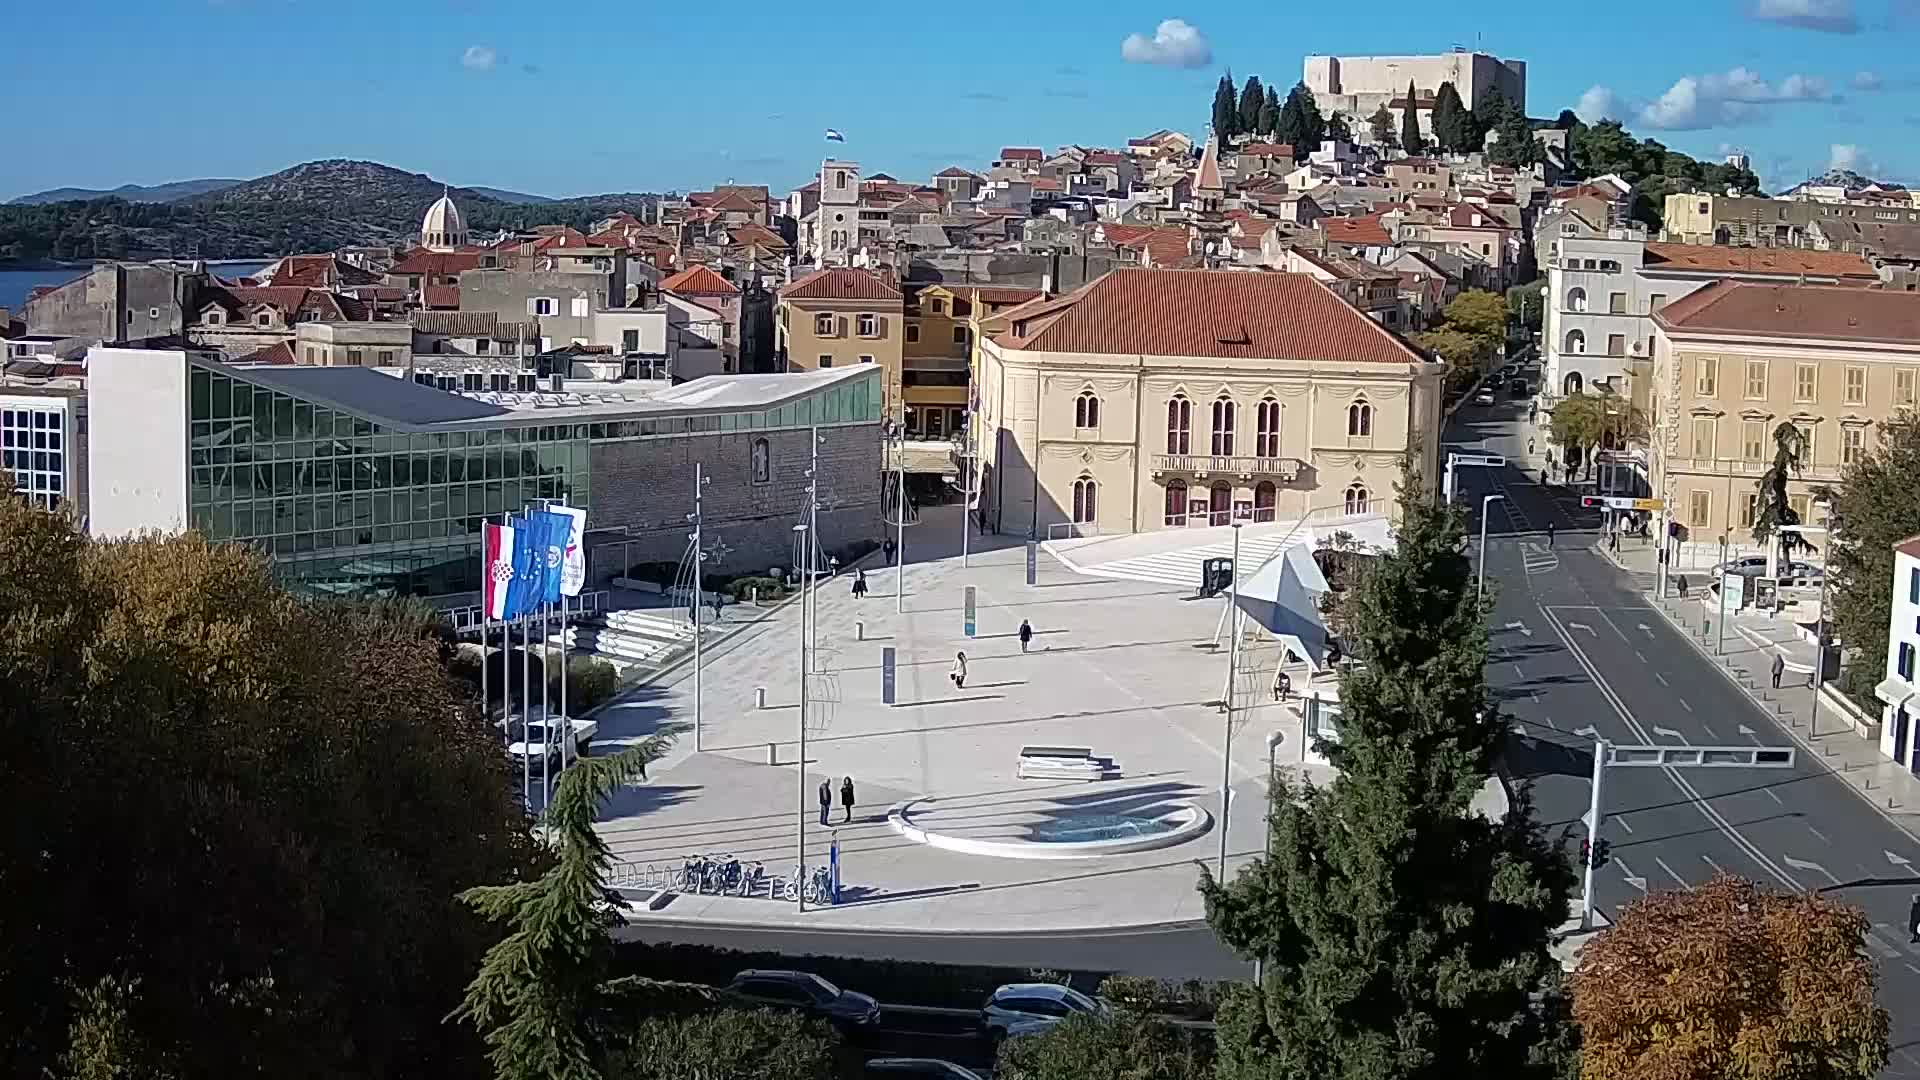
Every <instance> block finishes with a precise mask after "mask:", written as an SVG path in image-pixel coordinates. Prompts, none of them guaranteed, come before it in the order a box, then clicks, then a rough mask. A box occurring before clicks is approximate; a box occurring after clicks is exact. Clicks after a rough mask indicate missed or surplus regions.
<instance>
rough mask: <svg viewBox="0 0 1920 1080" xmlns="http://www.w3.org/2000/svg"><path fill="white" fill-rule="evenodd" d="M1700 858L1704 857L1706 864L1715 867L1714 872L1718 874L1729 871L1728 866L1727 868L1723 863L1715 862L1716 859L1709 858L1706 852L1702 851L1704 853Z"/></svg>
mask: <svg viewBox="0 0 1920 1080" xmlns="http://www.w3.org/2000/svg"><path fill="white" fill-rule="evenodd" d="M1700 858H1701V859H1702V860H1703V861H1705V862H1706V864H1707V865H1708V866H1711V867H1713V872H1714V873H1716V874H1724V873H1726V872H1727V871H1726V868H1725V867H1723V866H1721V865H1720V864H1719V863H1717V862H1714V861H1713V860H1712V859H1711V858H1708V857H1707V855H1706V853H1705V852H1702V853H1701V854H1700Z"/></svg>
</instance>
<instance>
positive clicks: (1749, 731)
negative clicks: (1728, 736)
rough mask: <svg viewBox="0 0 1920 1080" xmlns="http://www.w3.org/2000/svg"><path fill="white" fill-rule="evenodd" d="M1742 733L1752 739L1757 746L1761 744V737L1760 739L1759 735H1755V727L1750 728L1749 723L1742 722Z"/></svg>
mask: <svg viewBox="0 0 1920 1080" xmlns="http://www.w3.org/2000/svg"><path fill="white" fill-rule="evenodd" d="M1740 734H1742V735H1745V736H1746V737H1747V739H1748V740H1749V741H1751V742H1752V743H1754V745H1756V746H1757V745H1759V743H1760V739H1759V737H1758V736H1756V735H1755V734H1754V733H1753V729H1752V728H1750V727H1748V726H1747V725H1745V724H1741V725H1740Z"/></svg>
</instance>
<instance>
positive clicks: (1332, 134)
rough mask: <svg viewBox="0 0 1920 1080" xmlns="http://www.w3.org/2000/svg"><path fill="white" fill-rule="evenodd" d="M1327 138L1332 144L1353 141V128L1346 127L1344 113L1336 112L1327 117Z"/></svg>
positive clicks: (1345, 115)
mask: <svg viewBox="0 0 1920 1080" xmlns="http://www.w3.org/2000/svg"><path fill="white" fill-rule="evenodd" d="M1327 138H1329V139H1332V140H1333V141H1334V142H1343V143H1350V142H1352V141H1353V128H1351V127H1349V126H1348V125H1347V114H1346V113H1338V112H1337V113H1334V114H1333V115H1332V116H1329V117H1327Z"/></svg>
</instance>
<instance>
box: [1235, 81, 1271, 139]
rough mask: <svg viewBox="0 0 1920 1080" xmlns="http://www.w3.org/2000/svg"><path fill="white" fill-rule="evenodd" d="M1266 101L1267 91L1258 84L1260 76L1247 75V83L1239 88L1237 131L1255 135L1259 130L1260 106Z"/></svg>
mask: <svg viewBox="0 0 1920 1080" xmlns="http://www.w3.org/2000/svg"><path fill="white" fill-rule="evenodd" d="M1266 103H1267V92H1266V91H1265V90H1264V89H1262V88H1261V86H1260V76H1258V75H1249V76H1247V83H1246V85H1245V86H1243V87H1241V88H1240V107H1239V109H1238V112H1237V117H1236V118H1237V120H1238V122H1239V125H1240V126H1239V129H1238V130H1239V133H1240V134H1242V135H1257V134H1259V132H1260V107H1261V106H1263V105H1265V104H1266Z"/></svg>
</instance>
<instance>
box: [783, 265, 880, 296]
mask: <svg viewBox="0 0 1920 1080" xmlns="http://www.w3.org/2000/svg"><path fill="white" fill-rule="evenodd" d="M780 298H781V299H782V300H899V299H900V290H899V289H896V288H894V287H893V284H892V282H889V281H886V280H884V279H882V278H881V277H879V276H878V275H876V274H872V273H869V272H867V271H865V270H853V269H848V268H846V267H830V268H828V269H826V270H815V271H814V272H813V273H811V274H808V275H807V276H806V277H803V278H800V279H799V280H797V281H795V282H794V283H793V284H791V285H788V286H787V287H786V288H784V289H781V290H780Z"/></svg>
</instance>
